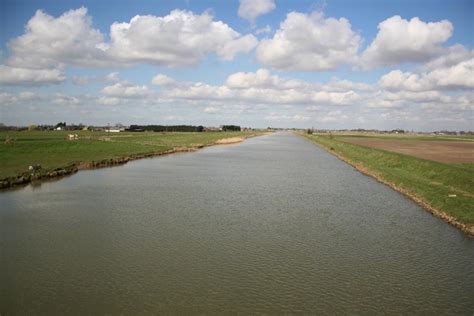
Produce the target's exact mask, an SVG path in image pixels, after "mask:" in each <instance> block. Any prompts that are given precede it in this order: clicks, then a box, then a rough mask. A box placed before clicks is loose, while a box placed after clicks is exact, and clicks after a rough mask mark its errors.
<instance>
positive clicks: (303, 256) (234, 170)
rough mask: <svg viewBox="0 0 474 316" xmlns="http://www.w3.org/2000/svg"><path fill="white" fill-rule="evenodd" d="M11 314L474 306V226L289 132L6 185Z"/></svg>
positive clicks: (4, 284) (4, 231)
mask: <svg viewBox="0 0 474 316" xmlns="http://www.w3.org/2000/svg"><path fill="white" fill-rule="evenodd" d="M0 234H1V235H0V236H1V240H0V242H1V244H0V247H1V248H0V249H1V256H0V259H1V262H0V265H1V266H0V267H1V269H0V290H1V292H0V302H1V304H0V314H1V315H16V314H48V315H53V314H62V315H65V314H82V315H84V314H88V315H95V314H124V315H128V314H140V315H141V314H152V313H154V314H156V313H172V314H175V313H206V314H222V313H238V314H247V313H270V314H272V313H298V312H301V313H314V314H321V313H324V314H336V313H337V314H341V313H345V314H364V315H365V314H374V313H377V314H379V313H385V314H400V313H402V314H420V313H423V314H466V315H472V314H473V312H474V299H473V298H474V264H473V262H474V239H472V238H468V237H466V236H465V235H463V234H462V233H460V232H459V231H457V230H456V229H455V228H453V227H451V226H449V225H447V224H445V223H444V222H442V221H440V220H438V219H436V218H434V217H432V216H431V215H430V214H429V213H428V212H426V211H424V210H422V209H421V208H420V207H418V206H417V205H416V204H414V203H413V202H411V201H410V200H408V199H407V198H405V197H404V196H402V195H400V194H399V193H397V192H395V191H393V190H391V189H390V188H388V187H386V186H384V185H382V184H379V183H378V182H376V181H375V180H373V179H372V178H370V177H367V176H364V175H362V174H360V173H359V172H357V171H356V170H354V169H353V168H352V167H350V166H349V165H347V164H345V163H343V162H341V161H339V160H338V159H337V158H335V157H333V156H331V155H330V154H328V153H326V152H325V151H323V150H321V149H320V148H318V147H317V146H315V145H313V144H312V143H310V142H309V141H307V140H305V139H303V138H301V137H298V136H295V135H293V134H290V133H277V134H273V135H268V136H261V137H257V138H253V139H249V140H246V141H245V142H244V143H241V144H238V145H226V146H216V147H209V148H205V149H203V150H200V151H198V152H195V153H185V154H176V155H170V156H164V157H160V158H153V159H143V160H138V161H134V162H130V163H128V164H127V165H124V166H121V167H114V168H106V169H99V170H88V171H81V172H79V173H77V174H75V175H73V176H71V177H68V178H64V179H61V180H59V181H56V182H50V183H43V184H41V185H40V186H36V187H33V186H28V187H25V188H23V189H20V190H16V191H10V192H3V193H0Z"/></svg>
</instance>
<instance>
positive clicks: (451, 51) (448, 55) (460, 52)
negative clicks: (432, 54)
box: [423, 44, 474, 70]
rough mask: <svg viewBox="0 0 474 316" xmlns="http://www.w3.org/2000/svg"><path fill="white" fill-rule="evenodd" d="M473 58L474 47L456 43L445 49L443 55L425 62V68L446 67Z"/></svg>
mask: <svg viewBox="0 0 474 316" xmlns="http://www.w3.org/2000/svg"><path fill="white" fill-rule="evenodd" d="M472 58H474V49H467V48H466V47H464V46H463V45H460V44H456V45H453V46H451V47H449V48H447V49H445V50H444V51H443V53H442V54H441V55H439V56H438V57H436V58H434V59H432V60H430V61H428V62H427V63H426V64H424V65H423V69H425V70H434V69H438V68H446V67H450V66H453V65H456V64H458V63H460V62H462V61H465V60H469V59H472Z"/></svg>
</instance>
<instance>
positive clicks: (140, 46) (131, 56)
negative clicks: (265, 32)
mask: <svg viewBox="0 0 474 316" xmlns="http://www.w3.org/2000/svg"><path fill="white" fill-rule="evenodd" d="M110 38H111V42H110V44H109V45H108V46H107V47H104V50H105V51H106V52H107V54H109V55H110V56H111V57H112V58H113V59H114V60H116V61H120V62H124V63H150V64H157V65H166V66H187V65H194V64H197V63H198V62H200V61H201V60H202V59H203V58H204V57H205V56H206V55H207V54H210V53H215V54H216V55H217V56H218V57H220V58H221V59H223V60H232V59H233V58H234V56H235V55H236V54H238V53H248V52H249V51H250V50H252V49H253V48H254V47H255V46H256V45H257V39H256V38H255V37H254V36H253V35H244V36H242V35H241V34H239V33H238V32H236V31H234V30H233V29H232V28H231V27H229V26H228V25H227V24H225V23H223V22H221V21H214V20H213V17H212V16H211V15H210V14H208V13H203V14H201V15H198V14H194V13H192V12H190V11H181V10H173V11H171V12H170V14H169V15H167V16H164V17H158V16H153V15H145V16H140V15H137V16H135V17H133V18H132V19H131V20H130V22H128V23H127V22H124V23H117V22H116V23H113V24H112V26H111V27H110Z"/></svg>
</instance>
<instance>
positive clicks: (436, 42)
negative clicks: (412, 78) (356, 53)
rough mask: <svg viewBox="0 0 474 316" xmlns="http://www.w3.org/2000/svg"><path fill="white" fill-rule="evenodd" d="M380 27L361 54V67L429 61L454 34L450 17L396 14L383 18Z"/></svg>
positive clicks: (368, 67) (369, 67)
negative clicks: (437, 18)
mask: <svg viewBox="0 0 474 316" xmlns="http://www.w3.org/2000/svg"><path fill="white" fill-rule="evenodd" d="M378 29H379V31H378V33H377V36H376V37H375V39H374V40H373V41H372V43H371V44H370V45H369V47H367V49H366V50H365V51H364V52H363V54H362V56H361V60H360V66H361V67H362V68H365V69H371V68H376V67H380V66H386V65H394V64H399V63H409V62H423V61H427V60H429V59H431V58H433V57H435V56H437V55H438V54H440V53H441V52H442V50H443V48H442V46H441V44H442V43H444V42H445V41H446V40H448V39H449V38H450V37H451V35H452V32H453V25H452V24H451V22H449V21H447V20H442V21H439V22H428V23H427V22H423V21H421V20H420V19H419V18H417V17H414V18H412V19H411V20H405V19H403V18H402V17H400V16H398V15H396V16H393V17H391V18H388V19H386V20H385V21H382V22H381V23H380V24H379V25H378Z"/></svg>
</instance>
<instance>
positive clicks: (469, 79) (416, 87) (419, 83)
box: [379, 58, 474, 91]
mask: <svg viewBox="0 0 474 316" xmlns="http://www.w3.org/2000/svg"><path fill="white" fill-rule="evenodd" d="M473 74H474V58H470V59H468V60H464V61H460V62H459V63H457V64H454V65H451V66H448V67H444V68H437V69H434V70H432V71H429V72H425V73H421V74H415V73H411V72H402V71H400V70H394V71H391V72H389V73H388V74H386V75H384V76H382V77H381V78H380V80H379V85H380V86H382V87H383V88H385V89H387V90H407V91H427V90H456V89H474V75H473Z"/></svg>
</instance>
